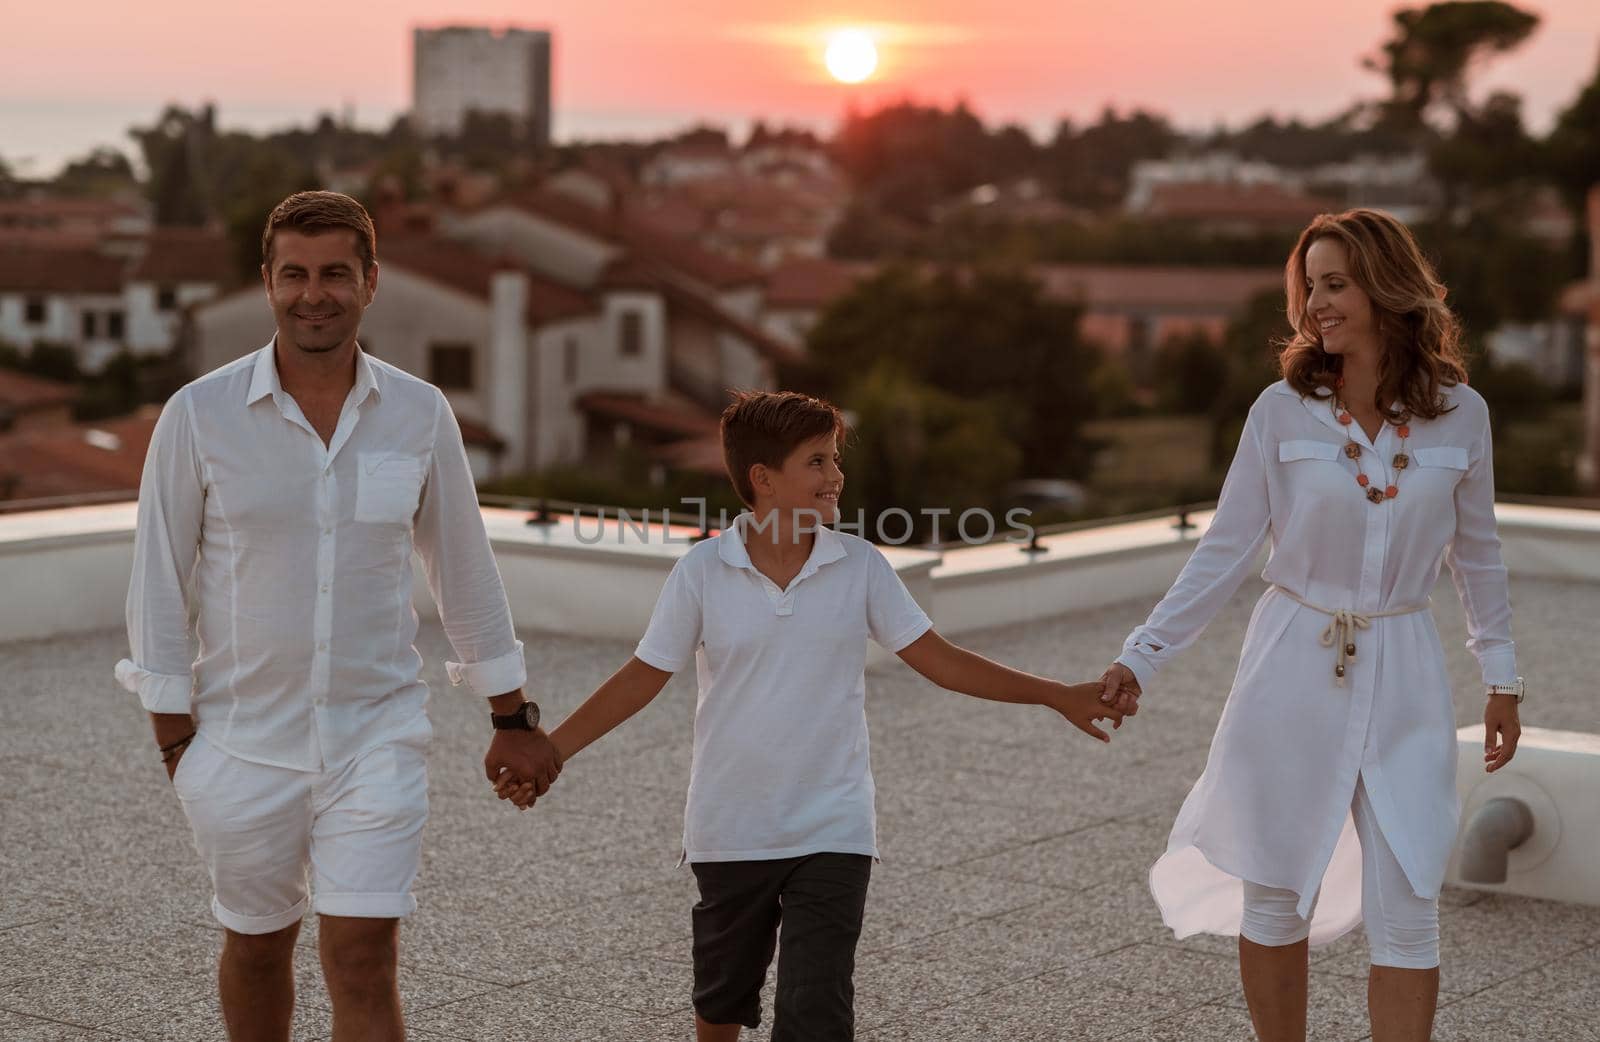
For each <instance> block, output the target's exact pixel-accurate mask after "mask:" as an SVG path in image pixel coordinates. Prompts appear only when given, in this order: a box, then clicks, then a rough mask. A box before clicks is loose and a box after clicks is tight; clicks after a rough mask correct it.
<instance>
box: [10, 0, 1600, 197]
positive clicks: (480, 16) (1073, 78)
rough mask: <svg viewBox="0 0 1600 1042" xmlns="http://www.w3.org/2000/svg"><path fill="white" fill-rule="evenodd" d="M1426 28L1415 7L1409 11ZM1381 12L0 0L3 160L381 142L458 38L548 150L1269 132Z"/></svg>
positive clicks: (1529, 110)
mask: <svg viewBox="0 0 1600 1042" xmlns="http://www.w3.org/2000/svg"><path fill="white" fill-rule="evenodd" d="M1419 6H1420V4H1419ZM1524 6H1526V7H1527V8H1528V9H1530V10H1535V11H1537V12H1538V13H1540V14H1541V15H1543V18H1544V21H1543V23H1542V25H1541V26H1540V28H1539V29H1538V31H1537V32H1536V33H1535V35H1534V37H1533V38H1532V39H1530V40H1529V41H1528V42H1527V43H1526V44H1524V46H1523V47H1522V49H1521V50H1519V51H1518V52H1516V53H1515V54H1514V55H1513V56H1511V57H1510V58H1507V59H1504V60H1500V61H1497V62H1495V63H1494V64H1492V65H1491V66H1490V67H1489V68H1488V69H1487V70H1485V73H1484V74H1483V75H1482V76H1481V77H1480V78H1479V79H1478V82H1479V83H1480V84H1481V85H1482V87H1483V88H1487V87H1490V86H1504V87H1510V88H1511V89H1514V90H1516V91H1517V92H1519V93H1521V94H1522V95H1523V97H1524V98H1525V99H1526V108H1525V113H1526V115H1527V118H1528V120H1529V122H1530V123H1531V124H1532V125H1533V126H1534V127H1535V128H1538V129H1543V128H1545V127H1546V126H1547V125H1548V124H1549V121H1550V119H1551V118H1552V116H1553V114H1554V112H1555V111H1556V110H1558V109H1559V108H1560V107H1562V106H1564V105H1565V104H1567V103H1568V102H1569V101H1570V100H1571V99H1572V98H1573V96H1574V95H1575V94H1576V93H1577V91H1578V89H1579V87H1580V85H1581V84H1582V83H1584V82H1585V81H1587V80H1588V79H1589V78H1590V77H1591V76H1592V75H1593V73H1594V70H1595V66H1596V62H1597V59H1600V3H1596V2H1594V0H1545V2H1542V3H1539V4H1537V5H1534V4H1528V5H1524ZM1394 7H1395V5H1394V4H1392V3H1389V2H1384V0H1340V2H1339V3H1337V4H1331V3H1330V4H1316V5H1301V4H1296V5H1291V6H1289V7H1288V10H1289V11H1291V12H1292V13H1290V14H1281V13H1268V12H1273V11H1281V10H1283V9H1284V5H1280V4H1276V3H1268V2H1266V0H1213V2H1211V3H1209V4H1204V5H1197V4H1195V3H1193V2H1192V0H1121V2H1117V3H1108V2H1105V0H1095V2H1080V0H1012V2H1010V3H1008V4H976V3H973V2H971V0H921V2H910V0H901V2H896V0H859V2H843V0H835V2H830V3H826V4H824V3H813V2H808V0H791V2H786V3H771V2H766V0H699V2H695V0H689V2H686V3H682V4H676V5H673V4H663V3H661V2H660V0H552V2H546V3H506V2H490V0H434V2H420V0H394V2H387V3H377V4H374V3H348V2H346V3H337V2H324V3H314V4H313V3H305V2H303V0H285V2H281V3H276V4H251V5H244V4H237V5H236V4H219V3H217V2H216V0H205V2H200V0H146V2H144V3H142V4H138V5H122V4H111V3H109V2H101V3H86V2H82V0H55V2H49V3H35V2H24V0H0V24H3V25H4V27H5V28H4V32H3V33H0V69H3V70H4V73H3V74H0V157H3V158H5V159H6V160H7V161H8V162H11V163H12V164H13V165H16V166H19V167H20V168H21V170H22V172H23V173H25V174H30V175H34V176H39V175H45V174H48V173H50V172H52V171H53V170H54V169H55V168H56V167H57V166H58V165H59V164H60V163H61V162H62V161H63V160H64V159H66V158H68V157H70V156H75V155H80V154H82V153H84V152H86V151H88V150H89V149H90V148H91V147H93V146H95V145H97V144H112V145H118V146H122V147H124V148H127V149H128V150H129V151H130V152H131V151H132V145H131V143H130V142H129V141H128V140H127V139H126V138H125V136H124V134H123V131H124V129H125V128H126V127H127V126H128V125H130V124H132V123H136V122H148V121H150V120H151V119H152V118H153V116H154V115H155V114H156V113H157V112H158V111H159V109H160V107H161V105H162V104H163V103H165V102H166V101H168V100H175V101H179V102H183V103H186V104H191V105H192V104H197V103H199V102H200V101H202V100H204V99H213V100H215V101H216V102H217V105H218V111H219V117H220V120H221V122H222V123H223V125H224V126H244V127H249V128H252V129H265V128H267V127H273V126H281V125H286V124H290V123H296V122H300V123H303V122H308V121H309V120H310V119H312V118H313V117H314V115H315V114H316V113H317V112H318V111H322V110H332V111H342V110H344V109H345V108H346V107H347V106H348V107H349V108H350V109H352V110H353V111H354V114H355V117H356V120H357V122H358V123H360V124H362V125H366V126H379V127H381V126H386V125H387V124H388V122H389V121H390V120H391V119H393V117H394V116H395V115H396V114H397V113H399V112H401V111H403V110H404V109H405V108H407V107H408V105H409V101H410V90H411V82H410V80H411V73H410V70H411V33H410V31H411V28H412V26H414V25H417V24H422V25H443V24H456V23H471V24H490V25H505V24H517V25H523V26H529V27H541V28H549V29H551V30H553V31H554V32H555V34H556V37H555V47H556V68H555V124H556V136H557V138H559V139H563V140H565V139H572V138H578V137H596V136H622V135H646V134H658V133H663V132H666V131H670V130H674V129H677V128H680V127H682V126H685V125H687V124H689V123H692V122H694V121H697V120H706V121H712V122H717V123H721V124H723V125H726V126H729V127H730V128H732V129H735V130H742V129H743V128H745V127H746V126H748V124H749V122H750V121H751V120H753V119H755V118H766V119H768V120H772V121H777V122H784V121H788V122H796V123H804V124H807V125H810V126H813V127H816V128H817V129H820V130H824V131H826V130H829V129H831V127H832V126H833V125H834V124H835V123H836V122H837V119H838V117H839V115H840V114H841V113H842V112H843V111H844V110H845V108H846V106H847V105H849V104H851V103H855V104H858V105H862V106H868V107H870V106H872V105H874V104H877V103H880V102H882V101H885V100H889V99H894V98H899V97H905V96H910V97H913V98H916V99H918V100H922V101H928V102H938V103H948V102H950V101H952V100H954V99H955V98H957V97H961V96H964V97H966V98H967V99H969V101H970V103H971V104H972V106H973V107H974V108H975V109H976V110H977V111H978V112H979V114H981V115H982V116H983V117H984V118H985V119H987V120H990V121H1000V120H1015V121H1019V122H1022V123H1024V124H1025V125H1027V126H1028V127H1029V128H1030V129H1033V130H1034V131H1035V132H1036V133H1039V134H1041V135H1042V134H1045V133H1048V131H1049V128H1051V127H1053V125H1054V123H1055V121H1056V120H1057V119H1058V118H1060V117H1062V116H1070V117H1072V118H1074V119H1077V120H1083V119H1092V118H1093V117H1094V115H1095V114H1096V113H1097V112H1098V111H1099V109H1100V108H1101V107H1103V106H1104V105H1106V104H1108V103H1110V104H1115V105H1116V106H1118V107H1119V108H1126V107H1131V106H1135V105H1140V106H1145V107H1147V108H1151V109H1154V110H1157V111H1160V112H1163V113H1165V114H1166V115H1168V116H1169V117H1170V118H1172V119H1173V120H1174V121H1175V122H1176V123H1177V124H1178V125H1179V126H1181V127H1184V128H1191V129H1201V128H1206V127H1210V126H1212V125H1214V124H1216V123H1218V122H1225V123H1228V124H1239V123H1241V122H1243V121H1245V120H1248V119H1250V118H1253V117H1255V116H1258V115H1260V114H1263V113H1265V112H1268V111H1271V112H1275V113H1277V114H1279V115H1289V114H1298V115H1301V116H1305V117H1309V118H1318V117H1322V116H1326V115H1329V114H1331V113H1332V112H1334V111H1336V110H1337V109H1339V108H1342V107H1343V106H1344V105H1346V104H1348V103H1349V102H1350V101H1352V100H1353V99H1355V98H1357V97H1363V96H1365V97H1371V96H1376V95H1378V94H1380V93H1381V92H1382V90H1383V83H1382V81H1381V79H1380V78H1379V77H1378V76H1376V75H1374V74H1372V73H1368V72H1365V71H1363V70H1362V69H1361V68H1360V64H1359V59H1360V57H1361V56H1362V55H1364V54H1368V53H1371V52H1373V51H1374V50H1375V49H1376V47H1377V45H1378V44H1379V42H1380V41H1381V40H1383V39H1384V38H1385V37H1386V36H1387V35H1388V30H1389V24H1390V23H1389V14H1390V12H1391V11H1392V10H1393V9H1394ZM849 26H861V27H864V28H866V29H868V30H869V32H871V33H873V35H875V36H876V38H877V42H878V47H879V53H880V62H879V65H878V68H877V70H876V72H875V73H874V74H873V75H872V77H871V78H870V79H869V80H867V81H866V82H865V83H862V84H857V85H853V86H847V85H844V84H841V83H838V82H836V81H834V80H832V79H831V78H830V77H829V76H828V75H827V72H826V70H825V68H824V66H823V63H822V53H823V49H824V46H825V44H826V29H827V28H829V27H840V28H842V27H849Z"/></svg>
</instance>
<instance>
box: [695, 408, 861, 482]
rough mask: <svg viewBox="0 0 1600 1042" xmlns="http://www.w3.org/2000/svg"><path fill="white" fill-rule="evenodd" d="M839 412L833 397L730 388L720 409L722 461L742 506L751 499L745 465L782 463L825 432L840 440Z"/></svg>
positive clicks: (841, 418) (841, 419) (842, 430)
mask: <svg viewBox="0 0 1600 1042" xmlns="http://www.w3.org/2000/svg"><path fill="white" fill-rule="evenodd" d="M847 429H848V428H847V427H846V426H845V422H844V414H843V413H841V412H840V411H839V409H838V408H837V407H836V406H835V405H834V404H833V403H832V402H826V401H823V400H822V399H821V398H813V397H811V396H810V395H808V394H798V393H796V392H794V391H735V392H733V403H732V404H731V405H729V406H728V407H727V408H726V409H724V410H723V411H722V461H723V464H724V465H725V466H726V467H727V468H728V479H729V480H730V481H732V482H733V490H734V491H735V492H737V493H739V498H740V499H741V500H743V501H744V504H745V506H748V507H754V506H755V505H756V491H755V488H754V486H752V485H751V484H750V468H751V467H753V466H755V465H756V464H757V463H761V464H765V465H766V466H768V467H781V466H783V461H784V460H786V459H788V458H789V454H790V453H791V452H793V451H794V450H795V449H796V448H798V447H799V446H800V445H802V444H803V443H805V442H808V441H810V440H811V439H813V438H822V437H826V436H827V435H829V434H832V435H834V436H835V437H837V438H838V439H839V440H840V441H841V442H842V441H844V437H845V433H846V431H847Z"/></svg>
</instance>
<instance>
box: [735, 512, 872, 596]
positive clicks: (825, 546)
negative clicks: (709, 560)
mask: <svg viewBox="0 0 1600 1042" xmlns="http://www.w3.org/2000/svg"><path fill="white" fill-rule="evenodd" d="M755 519H756V516H755V514H753V513H751V512H750V511H748V510H746V511H744V512H743V513H741V514H740V515H739V516H738V517H736V518H734V519H733V524H731V525H729V526H728V527H727V529H726V530H725V531H724V532H723V533H722V534H721V535H720V536H718V537H717V556H718V557H721V558H722V560H723V562H724V563H726V564H728V565H731V566H732V567H734V568H748V569H750V570H751V571H754V570H755V567H756V566H755V565H754V564H753V563H751V561H750V552H749V551H748V550H746V549H745V545H744V541H745V538H746V533H747V532H748V531H749V529H750V528H752V527H753V526H754V525H755ZM846 556H848V555H847V552H846V550H845V548H844V540H843V539H841V538H840V537H839V533H838V532H835V531H834V530H833V529H831V528H828V527H826V526H821V527H818V528H817V538H816V541H815V542H814V543H812V544H811V556H810V557H807V558H806V563H805V564H804V565H802V566H801V567H800V573H799V575H797V576H795V578H796V579H803V578H805V577H806V576H808V575H811V574H813V573H815V572H816V570H817V569H819V568H821V567H822V566H823V565H825V564H832V563H833V562H835V561H838V560H840V559H842V558H844V557H846Z"/></svg>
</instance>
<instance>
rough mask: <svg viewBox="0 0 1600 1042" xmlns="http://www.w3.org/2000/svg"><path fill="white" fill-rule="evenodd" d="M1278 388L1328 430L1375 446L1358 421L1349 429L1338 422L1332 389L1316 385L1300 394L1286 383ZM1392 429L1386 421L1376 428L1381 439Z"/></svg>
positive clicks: (1395, 403)
mask: <svg viewBox="0 0 1600 1042" xmlns="http://www.w3.org/2000/svg"><path fill="white" fill-rule="evenodd" d="M1279 390H1280V391H1282V392H1283V393H1284V394H1289V395H1293V396H1294V397H1296V398H1299V399H1300V402H1301V404H1302V405H1304V406H1305V407H1306V409H1307V410H1309V411H1310V413H1311V415H1312V416H1314V417H1316V419H1317V422H1319V423H1321V424H1322V425H1323V426H1324V427H1327V428H1328V429H1329V430H1332V431H1337V432H1338V433H1339V435H1340V437H1346V436H1348V437H1349V438H1350V439H1351V440H1352V441H1355V442H1357V443H1358V444H1362V445H1365V446H1366V447H1367V448H1369V449H1370V448H1375V446H1374V444H1373V442H1372V440H1371V439H1369V438H1368V437H1367V432H1366V431H1364V430H1362V429H1361V425H1360V424H1359V423H1352V424H1350V428H1349V430H1346V429H1345V425H1344V424H1342V423H1340V422H1339V418H1338V417H1337V416H1335V415H1334V413H1333V401H1332V399H1333V391H1332V390H1330V389H1329V388H1326V387H1318V388H1317V389H1316V390H1314V391H1312V392H1311V393H1310V394H1307V395H1302V394H1301V393H1300V392H1299V391H1296V390H1295V389H1294V388H1292V387H1290V386H1289V385H1288V384H1282V385H1280V387H1279ZM1399 404H1400V403H1399V402H1397V401H1396V402H1390V403H1389V408H1390V409H1394V408H1396V407H1397V406H1398V405H1399ZM1392 430H1394V425H1393V424H1391V423H1388V422H1387V421H1386V422H1385V423H1384V424H1383V426H1381V427H1379V428H1378V437H1379V438H1380V439H1381V438H1382V437H1383V436H1384V435H1385V434H1387V433H1388V432H1390V431H1392Z"/></svg>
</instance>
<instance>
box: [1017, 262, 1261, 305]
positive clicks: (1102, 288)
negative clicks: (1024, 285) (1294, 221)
mask: <svg viewBox="0 0 1600 1042" xmlns="http://www.w3.org/2000/svg"><path fill="white" fill-rule="evenodd" d="M1032 274H1033V275H1034V277H1035V278H1037V279H1039V281H1040V282H1041V283H1042V284H1043V285H1044V289H1045V292H1046V293H1047V294H1049V295H1050V296H1052V297H1057V298H1062V299H1070V300H1077V301H1080V302H1082V303H1083V304H1084V306H1085V308H1086V309H1087V310H1089V311H1117V310H1122V309H1126V308H1149V309H1154V310H1168V311H1180V312H1189V313H1194V312H1199V313H1215V314H1230V313H1232V312H1234V311H1236V310H1238V309H1239V308H1240V307H1242V306H1244V305H1245V304H1246V303H1248V302H1249V301H1250V299H1251V298H1252V297H1254V296H1256V295H1257V294H1258V293H1264V292H1267V291H1269V290H1278V291H1280V292H1281V291H1282V290H1283V271H1282V269H1280V268H1200V267H1194V268H1191V267H1179V266H1163V265H1102V264H1046V265H1039V266H1037V267H1035V268H1033V269H1032Z"/></svg>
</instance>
